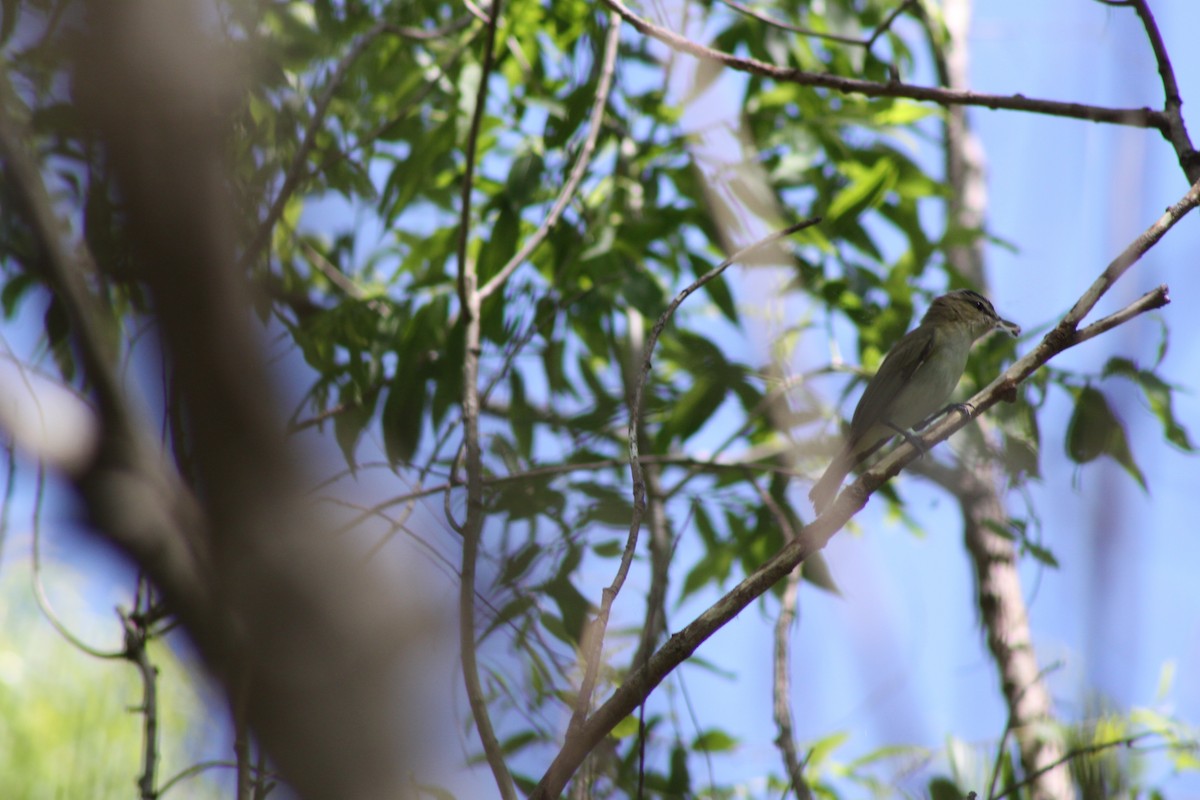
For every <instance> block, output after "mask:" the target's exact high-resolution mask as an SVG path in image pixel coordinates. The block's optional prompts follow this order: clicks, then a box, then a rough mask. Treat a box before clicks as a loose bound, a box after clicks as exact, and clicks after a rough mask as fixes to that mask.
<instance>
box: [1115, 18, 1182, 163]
mask: <svg viewBox="0 0 1200 800" xmlns="http://www.w3.org/2000/svg"><path fill="white" fill-rule="evenodd" d="M1128 5H1131V6H1133V9H1134V10H1135V11H1136V12H1137V15H1138V18H1139V19H1141V21H1142V27H1143V28H1145V29H1146V38H1148V39H1149V40H1150V48H1151V49H1152V50H1153V51H1154V61H1155V63H1156V64H1157V65H1158V74H1159V77H1160V78H1161V79H1162V85H1163V95H1164V100H1165V103H1164V105H1163V113H1164V115H1165V116H1166V118H1167V129H1166V130H1165V131H1164V132H1163V135H1164V136H1165V137H1166V138H1167V141H1169V142H1170V143H1171V146H1172V147H1174V148H1175V155H1176V157H1177V158H1178V159H1179V165H1180V166H1181V167H1183V171H1184V173H1185V174H1186V175H1187V177H1188V180H1190V181H1192V182H1193V183H1195V182H1196V181H1197V180H1200V154H1198V153H1197V152H1196V149H1195V147H1193V145H1192V139H1191V137H1190V136H1189V135H1188V132H1187V125H1186V124H1185V123H1184V120H1183V110H1182V107H1183V99H1182V96H1181V95H1180V93H1179V83H1178V82H1177V81H1176V80H1175V69H1174V68H1173V67H1172V66H1171V57H1170V56H1169V55H1168V54H1167V46H1166V44H1165V43H1164V42H1163V38H1162V33H1161V32H1160V31H1159V29H1158V23H1157V22H1156V21H1155V19H1154V14H1153V13H1152V12H1151V11H1150V5H1149V3H1147V2H1146V0H1132V1H1131V2H1130V3H1129V4H1128Z"/></svg>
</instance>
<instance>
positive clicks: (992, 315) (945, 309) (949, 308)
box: [921, 289, 1021, 339]
mask: <svg viewBox="0 0 1200 800" xmlns="http://www.w3.org/2000/svg"><path fill="white" fill-rule="evenodd" d="M921 322H922V324H924V323H933V324H935V325H946V324H954V325H962V326H964V327H965V328H967V329H968V330H969V331H970V332H971V334H972V338H974V339H978V338H979V337H980V336H983V335H984V334H985V333H989V332H991V331H993V330H1002V331H1005V332H1007V333H1009V334H1011V335H1012V336H1014V337H1015V336H1019V335H1020V333H1021V326H1020V325H1018V324H1016V323H1015V322H1009V321H1008V320H1006V319H1001V317H1000V315H999V314H997V313H996V309H994V308H992V304H991V303H990V302H989V301H988V299H987V298H986V297H984V296H983V295H981V294H980V293H979V292H975V291H972V290H970V289H955V290H954V291H952V292H947V293H946V294H944V295H942V296H941V297H938V298H935V299H934V301H933V303H932V304H931V305H930V306H929V310H928V311H926V312H925V316H924V318H923V319H922V320H921Z"/></svg>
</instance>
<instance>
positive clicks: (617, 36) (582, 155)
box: [479, 11, 621, 301]
mask: <svg viewBox="0 0 1200 800" xmlns="http://www.w3.org/2000/svg"><path fill="white" fill-rule="evenodd" d="M620 42H621V17H620V16H619V15H618V14H617V12H615V11H613V12H612V13H610V14H609V21H608V36H607V37H606V38H605V40H604V61H603V63H602V64H601V67H600V79H599V81H598V82H597V86H596V99H595V100H594V101H593V102H592V113H591V115H590V116H589V118H588V133H587V138H586V139H584V142H583V148H582V149H581V150H580V151H579V157H578V158H577V159H575V165H574V166H573V167H572V168H571V174H570V175H569V176H568V177H567V182H566V184H565V185H564V186H563V188H562V191H561V192H559V194H558V198H557V199H555V201H554V205H553V206H551V208H550V213H549V214H547V215H546V218H545V219H544V220H542V224H541V225H539V226H538V229H537V230H536V231H534V232H533V235H532V236H530V237H529V238H528V239H526V240H525V243H524V244H523V245H521V249H520V250H518V251H517V252H516V254H515V255H514V256H513V257H512V258H510V259H509V260H508V263H507V264H505V265H504V266H503V267H501V268H500V271H499V272H497V273H496V274H495V275H493V276H492V278H491V279H490V280H489V281H488V282H487V283H485V284H484V285H483V287H482V288H481V289H480V290H479V299H480V300H481V301H482V300H486V299H488V297H490V296H491V295H492V293H493V292H495V291H496V290H497V289H499V288H500V287H501V286H503V285H504V282H505V281H506V280H508V276H509V275H511V274H512V273H513V271H514V270H516V268H517V267H519V266H521V264H522V263H523V262H524V261H525V259H527V258H529V256H530V255H531V254H532V253H533V251H534V250H535V249H536V248H537V246H538V245H539V244H541V243H542V240H543V239H545V238H546V236H547V235H548V234H549V233H550V229H551V228H553V227H554V226H555V224H557V223H558V218H559V217H560V216H562V213H563V211H564V210H565V209H566V207H567V205H568V204H570V202H571V198H573V197H574V196H575V191H576V190H577V189H578V188H579V184H580V182H581V181H582V180H583V176H584V175H585V174H586V173H587V168H588V164H590V163H591V160H592V153H594V152H595V150H596V142H597V140H599V138H600V128H601V125H600V123H601V122H602V121H603V119H604V109H605V106H607V105H608V91H609V89H610V88H611V87H612V79H613V74H614V73H615V72H616V64H617V45H619V44H620Z"/></svg>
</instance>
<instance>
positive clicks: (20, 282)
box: [0, 272, 37, 317]
mask: <svg viewBox="0 0 1200 800" xmlns="http://www.w3.org/2000/svg"><path fill="white" fill-rule="evenodd" d="M36 285H37V279H36V278H34V277H33V275H31V274H30V273H28V272H22V273H21V274H19V275H16V276H14V277H13V278H11V279H9V281H8V283H6V284H5V285H4V290H3V291H2V292H0V306H2V307H3V309H4V316H5V317H12V315H13V312H14V311H16V310H17V303H19V302H20V300H21V298H22V297H24V296H25V293H26V292H27V291H29V290H30V289H31V288H33V287H34V286H36Z"/></svg>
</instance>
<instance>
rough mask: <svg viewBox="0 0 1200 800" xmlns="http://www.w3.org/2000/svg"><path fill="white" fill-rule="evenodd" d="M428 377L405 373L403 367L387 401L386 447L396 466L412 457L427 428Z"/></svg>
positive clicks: (384, 421) (385, 415)
mask: <svg viewBox="0 0 1200 800" xmlns="http://www.w3.org/2000/svg"><path fill="white" fill-rule="evenodd" d="M425 395H426V391H425V379H424V378H423V377H422V376H420V375H419V374H418V375H415V376H409V375H406V374H405V370H404V368H403V366H401V368H400V370H399V371H398V373H397V375H396V377H395V378H393V379H392V383H391V385H390V386H389V387H388V397H387V401H386V402H384V404H383V417H382V419H381V421H380V422H381V424H382V426H383V446H384V449H385V450H386V452H387V457H388V461H390V462H391V464H392V466H396V465H398V464H407V463H408V462H409V461H411V460H412V457H413V453H415V452H416V450H417V445H418V444H420V443H421V431H422V429H423V428H424V411H425Z"/></svg>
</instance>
